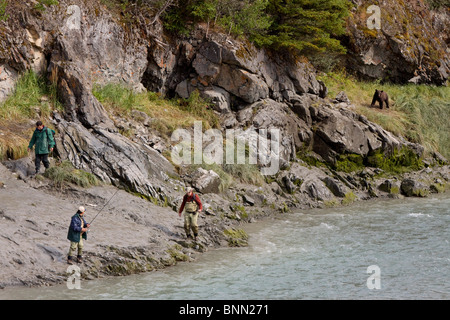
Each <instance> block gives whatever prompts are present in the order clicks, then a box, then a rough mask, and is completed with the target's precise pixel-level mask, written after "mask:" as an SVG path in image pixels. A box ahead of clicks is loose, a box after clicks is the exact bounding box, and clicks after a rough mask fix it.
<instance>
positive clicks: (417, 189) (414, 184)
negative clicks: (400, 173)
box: [400, 178, 430, 197]
mask: <svg viewBox="0 0 450 320" xmlns="http://www.w3.org/2000/svg"><path fill="white" fill-rule="evenodd" d="M400 189H401V192H402V194H404V195H405V196H407V197H426V196H428V194H429V192H430V190H429V187H428V186H427V185H426V184H424V183H422V182H420V181H418V180H414V179H411V178H407V179H404V180H403V181H402V183H401V186H400Z"/></svg>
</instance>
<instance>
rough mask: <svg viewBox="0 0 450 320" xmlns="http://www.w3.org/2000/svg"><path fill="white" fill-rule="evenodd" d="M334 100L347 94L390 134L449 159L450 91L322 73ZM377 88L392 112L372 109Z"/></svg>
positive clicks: (361, 109) (358, 111) (445, 88)
mask: <svg viewBox="0 0 450 320" xmlns="http://www.w3.org/2000/svg"><path fill="white" fill-rule="evenodd" d="M319 79H321V80H322V81H324V83H325V84H326V86H327V87H328V90H329V97H330V98H333V97H335V96H336V94H338V93H339V92H341V91H344V92H345V93H346V94H347V96H348V97H349V99H350V101H351V102H352V103H353V104H354V105H355V106H356V112H357V113H360V114H362V115H364V116H366V117H367V119H368V120H369V121H372V122H375V123H378V124H379V125H381V126H382V127H383V128H384V129H386V130H387V131H390V132H392V133H394V134H395V135H398V136H403V137H404V138H406V139H407V140H409V141H411V142H416V143H419V144H421V145H423V146H424V147H425V151H426V152H428V153H429V152H431V151H438V152H439V153H441V154H442V155H444V156H445V157H446V158H449V157H450V123H449V121H448V115H449V114H450V88H449V87H436V86H428V85H415V84H408V85H398V84H389V83H383V84H380V83H379V82H366V81H360V80H357V79H356V78H354V77H352V76H350V75H348V74H347V73H345V72H344V71H338V72H329V73H327V74H322V75H321V76H320V77H319ZM375 89H379V90H384V91H385V92H387V93H388V95H389V98H390V101H391V104H390V108H389V109H383V110H380V109H379V108H378V105H377V106H376V107H374V108H372V107H371V106H370V103H371V102H372V96H373V94H374V92H375Z"/></svg>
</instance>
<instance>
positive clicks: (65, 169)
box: [44, 160, 99, 188]
mask: <svg viewBox="0 0 450 320" xmlns="http://www.w3.org/2000/svg"><path fill="white" fill-rule="evenodd" d="M44 176H45V177H47V178H49V179H50V180H52V181H53V182H54V183H55V185H56V186H57V187H60V188H62V187H64V186H67V185H68V184H70V183H73V184H75V185H78V186H81V187H83V188H88V187H90V186H96V185H98V184H99V181H98V179H97V178H96V177H95V175H93V174H92V173H89V172H86V171H84V170H80V169H76V168H74V167H73V165H72V163H71V162H70V161H67V160H66V161H63V162H62V163H61V164H60V165H57V166H54V167H51V168H49V169H47V170H46V171H45V173H44Z"/></svg>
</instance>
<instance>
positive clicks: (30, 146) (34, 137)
mask: <svg viewBox="0 0 450 320" xmlns="http://www.w3.org/2000/svg"><path fill="white" fill-rule="evenodd" d="M35 143H36V132H33V136H32V137H31V140H30V143H29V144H28V151H31V149H32V148H33V146H34V144H35Z"/></svg>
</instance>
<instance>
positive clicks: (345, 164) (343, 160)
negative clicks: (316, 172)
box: [334, 154, 364, 172]
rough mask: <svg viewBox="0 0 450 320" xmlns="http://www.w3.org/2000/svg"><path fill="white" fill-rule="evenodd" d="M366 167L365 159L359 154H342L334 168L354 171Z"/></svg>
mask: <svg viewBox="0 0 450 320" xmlns="http://www.w3.org/2000/svg"><path fill="white" fill-rule="evenodd" d="M363 168H364V159H363V157H362V156H360V155H359V154H341V155H339V156H338V157H337V159H336V163H335V165H334V169H335V170H337V171H343V172H353V171H357V170H360V169H363Z"/></svg>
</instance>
